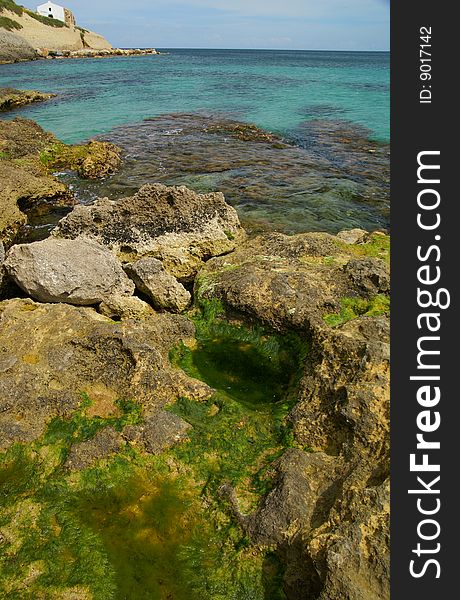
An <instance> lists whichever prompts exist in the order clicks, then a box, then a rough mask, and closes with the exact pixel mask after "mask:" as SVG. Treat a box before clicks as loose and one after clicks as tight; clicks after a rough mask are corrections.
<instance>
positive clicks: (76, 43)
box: [0, 2, 112, 62]
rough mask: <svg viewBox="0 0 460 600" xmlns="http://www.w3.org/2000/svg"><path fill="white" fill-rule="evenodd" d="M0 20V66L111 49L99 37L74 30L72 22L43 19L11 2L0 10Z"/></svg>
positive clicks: (68, 20) (77, 28) (85, 31)
mask: <svg viewBox="0 0 460 600" xmlns="http://www.w3.org/2000/svg"><path fill="white" fill-rule="evenodd" d="M0 17H1V19H0V62H15V61H19V60H30V59H33V58H39V57H40V56H43V54H46V53H47V52H50V51H53V52H62V51H74V50H82V49H84V48H91V49H94V50H110V49H111V48H112V46H111V44H110V43H109V42H108V41H107V40H106V39H105V38H103V37H102V36H101V35H99V34H97V33H94V32H92V31H87V30H86V29H81V28H80V27H77V26H76V24H75V21H74V19H73V20H72V19H67V20H66V23H62V22H61V21H57V20H51V19H46V17H41V16H40V15H37V14H36V13H35V12H33V11H30V10H28V9H25V8H23V7H21V6H19V5H17V4H15V3H14V2H11V3H10V6H1V7H0Z"/></svg>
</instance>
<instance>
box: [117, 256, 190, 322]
mask: <svg viewBox="0 0 460 600" xmlns="http://www.w3.org/2000/svg"><path fill="white" fill-rule="evenodd" d="M124 269H125V272H126V274H127V275H128V277H129V278H130V279H132V280H133V281H134V283H135V284H136V287H137V289H138V290H139V291H140V292H142V293H143V294H145V295H146V296H148V297H149V298H150V299H151V300H152V302H153V306H154V307H155V308H159V309H166V310H170V311H172V312H179V313H180V312H183V311H184V310H185V309H186V308H187V307H188V306H189V305H190V302H191V299H192V297H191V295H190V292H188V291H187V290H186V289H185V288H184V286H183V285H182V284H181V283H179V282H178V281H177V279H176V278H175V277H173V276H172V275H170V274H169V273H168V272H167V271H166V270H165V269H164V267H163V264H162V263H161V261H159V260H157V259H156V258H142V259H141V260H138V261H136V262H135V263H132V264H128V265H125V267H124Z"/></svg>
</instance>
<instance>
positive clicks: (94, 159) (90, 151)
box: [0, 118, 121, 243]
mask: <svg viewBox="0 0 460 600" xmlns="http://www.w3.org/2000/svg"><path fill="white" fill-rule="evenodd" d="M120 162H121V158H120V152H119V150H118V148H117V147H116V146H114V145H113V144H109V143H106V142H95V141H92V142H89V143H88V144H83V145H80V146H67V145H66V144H63V143H62V142H60V141H59V140H58V139H57V138H56V137H55V136H54V135H53V134H52V133H49V132H47V131H45V130H44V129H42V128H41V127H40V126H39V125H38V124H37V123H35V122H34V121H31V120H28V119H21V118H16V119H13V120H11V121H0V179H1V180H2V186H1V189H0V239H2V240H3V241H4V242H7V243H11V242H13V241H14V239H15V237H16V235H17V233H18V231H19V230H20V229H21V227H22V226H23V225H25V224H26V223H27V213H29V212H30V211H39V212H40V213H49V212H52V211H53V210H55V209H56V208H62V207H66V206H69V207H70V206H73V205H74V204H75V198H74V195H73V193H72V192H71V191H70V189H69V188H68V186H67V185H65V184H64V183H62V182H61V181H59V180H58V179H57V178H56V177H54V176H53V172H54V171H56V170H58V169H75V170H76V171H77V172H78V173H79V174H80V175H81V176H82V177H89V178H98V177H99V178H101V177H106V176H108V175H109V174H111V173H112V172H113V171H114V170H116V169H117V168H118V167H119V165H120Z"/></svg>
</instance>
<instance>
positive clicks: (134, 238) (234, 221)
mask: <svg viewBox="0 0 460 600" xmlns="http://www.w3.org/2000/svg"><path fill="white" fill-rule="evenodd" d="M53 235H54V236H55V237H61V238H69V239H74V238H76V237H78V236H80V235H84V236H86V237H90V238H92V239H94V240H96V241H97V242H99V243H101V244H103V245H105V246H107V247H108V248H110V249H111V250H112V251H113V252H114V253H115V254H116V255H117V256H118V257H119V259H120V260H121V261H122V262H132V261H135V260H138V259H140V258H143V257H146V256H149V257H154V258H157V259H159V260H160V261H161V262H162V263H163V266H164V267H165V269H166V270H167V271H169V273H171V275H174V277H176V278H178V279H182V280H187V279H192V278H193V277H194V276H195V275H196V273H197V271H198V270H199V269H200V268H201V267H202V266H203V264H204V261H206V260H208V259H209V258H210V257H212V256H218V255H221V254H226V253H227V252H230V251H232V250H233V249H234V248H235V247H236V245H237V243H238V241H240V240H242V239H243V238H244V232H243V229H242V228H241V225H240V223H239V220H238V216H237V214H236V211H235V209H233V208H232V207H231V206H229V205H228V204H227V203H226V202H225V199H224V196H223V195H222V194H219V193H213V194H196V193H195V192H193V191H191V190H189V189H187V188H186V187H167V186H164V185H161V184H156V185H146V186H144V187H143V188H141V189H140V190H139V191H138V192H137V194H135V195H134V196H132V197H130V198H122V199H121V200H117V201H112V200H109V199H108V198H103V199H101V200H97V201H96V202H95V203H94V204H92V205H91V206H82V205H80V206H76V207H75V209H74V210H73V211H72V212H71V213H70V214H69V215H67V217H65V218H64V219H62V221H60V223H59V225H58V227H57V228H56V229H55V231H54V232H53Z"/></svg>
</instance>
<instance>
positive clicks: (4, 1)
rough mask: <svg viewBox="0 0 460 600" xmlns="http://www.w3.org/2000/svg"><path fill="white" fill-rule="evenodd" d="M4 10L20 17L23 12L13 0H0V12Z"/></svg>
mask: <svg viewBox="0 0 460 600" xmlns="http://www.w3.org/2000/svg"><path fill="white" fill-rule="evenodd" d="M5 10H9V11H10V12H13V13H16V14H17V15H19V16H21V15H22V13H23V12H24V8H23V7H22V6H18V5H17V4H16V2H13V0H0V12H3V11H5Z"/></svg>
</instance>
